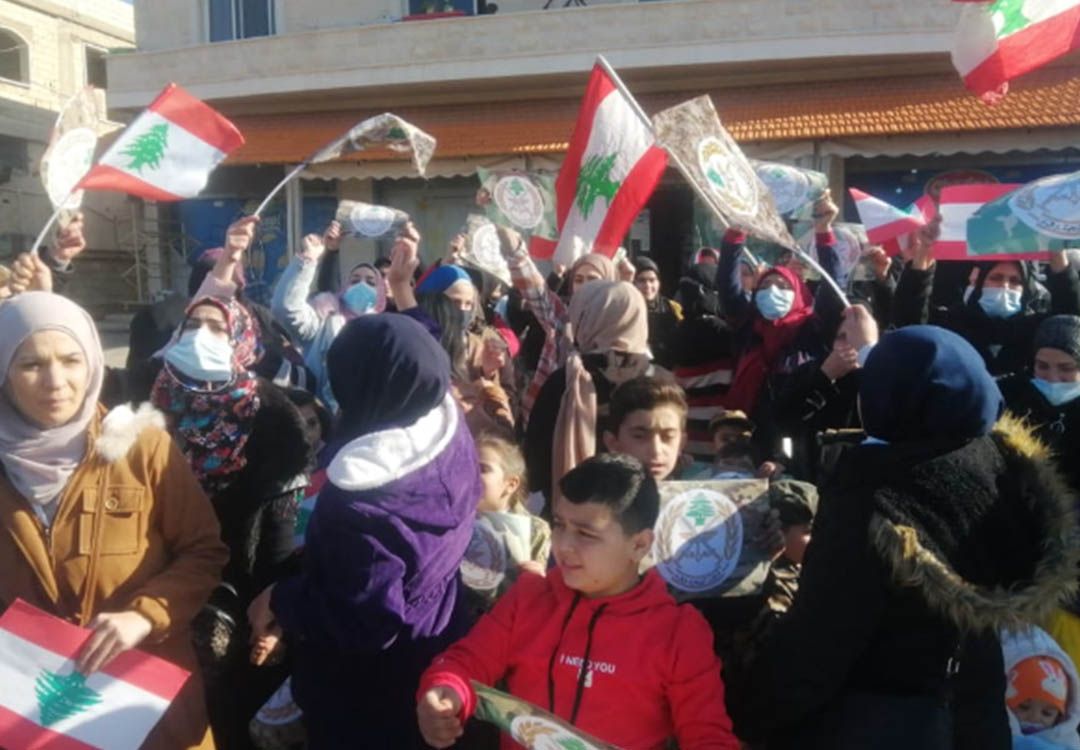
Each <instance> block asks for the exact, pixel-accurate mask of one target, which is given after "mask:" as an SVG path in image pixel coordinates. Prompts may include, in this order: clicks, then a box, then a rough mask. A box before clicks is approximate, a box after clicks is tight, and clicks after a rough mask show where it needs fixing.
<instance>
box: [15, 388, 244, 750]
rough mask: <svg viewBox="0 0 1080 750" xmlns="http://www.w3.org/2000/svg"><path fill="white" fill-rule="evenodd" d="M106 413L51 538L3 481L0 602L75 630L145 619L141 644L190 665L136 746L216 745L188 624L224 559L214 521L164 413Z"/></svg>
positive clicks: (174, 749) (165, 749)
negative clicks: (114, 618)
mask: <svg viewBox="0 0 1080 750" xmlns="http://www.w3.org/2000/svg"><path fill="white" fill-rule="evenodd" d="M103 415H104V410H102V411H101V412H100V413H99V414H98V416H97V417H96V418H95V419H94V421H93V422H92V423H91V425H90V428H89V432H90V444H89V448H88V450H87V457H86V458H85V459H84V460H83V462H82V463H81V464H80V466H79V468H78V469H77V470H76V471H75V474H74V475H72V477H71V481H70V482H69V483H68V486H67V488H66V489H65V490H64V493H63V495H62V496H61V498H60V501H59V502H60V506H59V509H58V510H57V514H56V517H55V519H54V521H53V524H52V529H51V532H50V533H48V534H46V532H45V530H44V528H43V526H42V524H41V523H40V522H39V520H38V518H37V516H36V515H35V513H34V511H33V510H32V509H31V507H30V505H29V503H28V502H27V501H26V500H25V499H24V498H23V497H22V496H21V495H20V494H19V493H18V492H17V491H16V490H15V488H14V487H13V486H12V485H11V483H10V482H9V481H8V480H7V479H6V478H5V477H3V476H0V608H6V607H7V606H8V605H9V604H10V603H11V602H12V601H14V600H15V599H16V598H18V599H23V600H25V601H27V602H29V603H30V604H32V605H33V606H35V607H39V608H41V609H43V610H46V611H48V612H51V613H53V614H55V615H58V616H60V617H63V618H65V619H67V620H70V621H72V622H75V623H77V624H79V625H85V624H86V623H88V622H89V621H90V620H91V619H92V618H93V617H94V616H95V615H97V614H98V613H101V612H122V611H127V610H134V611H136V612H138V613H139V614H141V615H143V616H144V617H146V618H147V619H148V620H150V622H151V623H152V624H153V630H152V631H151V634H150V636H149V637H148V638H147V639H146V640H145V641H144V642H143V644H142V645H141V646H140V648H142V649H143V650H145V651H147V652H149V653H151V654H154V655H156V656H159V657H161V658H163V659H166V660H168V661H170V662H172V663H174V664H178V665H179V666H181V667H183V668H184V669H186V670H189V671H191V672H192V677H191V679H189V680H188V682H187V684H186V685H185V686H184V689H183V691H182V692H181V693H180V695H179V696H178V697H177V699H176V700H175V701H174V702H173V704H172V706H171V707H170V708H169V711H168V712H167V713H166V715H165V717H164V718H163V719H162V721H161V722H160V723H159V724H158V725H157V727H155V729H154V731H153V732H152V733H151V735H150V736H149V738H148V739H147V741H146V743H145V744H144V745H143V747H144V748H149V749H152V750H159V749H160V750H179V749H180V748H213V747H214V743H213V739H212V738H211V736H210V732H209V728H208V724H207V719H206V707H205V701H204V699H203V689H202V681H201V679H200V678H199V676H198V670H197V666H196V661H195V652H194V650H193V649H192V647H191V634H190V630H189V627H190V623H191V620H192V618H193V617H194V616H195V614H196V613H197V612H198V611H199V609H200V608H201V607H202V605H203V604H204V603H205V602H206V600H207V598H208V597H209V595H210V592H211V591H212V590H213V589H214V586H215V585H216V584H217V583H218V580H219V578H220V574H221V569H222V567H223V566H224V565H225V562H226V559H227V557H228V552H227V550H226V547H225V545H224V544H223V543H222V542H221V539H220V533H219V530H218V522H217V518H216V517H215V515H214V511H213V509H212V508H211V506H210V503H209V501H208V500H207V499H206V495H205V494H203V491H202V489H201V488H200V486H199V483H198V482H197V481H196V479H195V477H194V475H193V474H192V473H191V469H190V468H189V467H188V464H187V462H186V461H185V460H184V456H183V455H182V454H181V452H180V450H179V449H178V448H177V447H176V446H175V445H174V444H173V442H172V440H171V439H170V438H169V435H168V433H167V432H165V431H164V429H162V427H163V424H164V422H163V419H162V417H161V415H160V414H158V413H157V412H155V411H153V410H152V409H150V408H149V407H148V406H145V405H144V407H142V408H141V409H140V410H139V411H138V412H137V413H136V412H132V411H131V410H130V409H129V408H128V407H119V408H118V409H114V410H113V411H112V412H110V413H109V415H108V417H107V418H105V417H103Z"/></svg>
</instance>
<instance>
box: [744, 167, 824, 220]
mask: <svg viewBox="0 0 1080 750" xmlns="http://www.w3.org/2000/svg"><path fill="white" fill-rule="evenodd" d="M750 164H751V165H752V166H753V167H754V172H756V173H757V176H758V177H759V178H760V179H761V181H762V182H763V183H765V187H767V188H768V189H769V192H770V193H772V197H773V202H774V203H775V204H776V210H777V211H778V212H780V215H781V216H784V217H786V218H790V219H796V220H801V219H809V218H810V212H811V210H812V209H813V206H814V204H815V203H816V202H817V201H819V200H821V198H822V196H824V195H825V191H826V190H828V189H829V178H828V177H826V176H825V173H824V172H818V171H815V170H813V169H806V168H804V167H794V166H792V165H790V164H780V163H778V162H773V161H757V160H755V159H751V160H750Z"/></svg>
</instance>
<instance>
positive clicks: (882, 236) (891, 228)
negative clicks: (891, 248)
mask: <svg viewBox="0 0 1080 750" xmlns="http://www.w3.org/2000/svg"><path fill="white" fill-rule="evenodd" d="M848 192H849V193H851V199H852V200H854V201H855V210H856V211H858V212H859V221H861V222H862V224H863V226H864V227H866V238H867V239H868V240H870V242H871V243H872V244H874V245H881V244H884V243H886V242H888V241H889V240H891V239H894V238H896V237H899V236H900V235H903V234H911V233H912V232H915V231H918V229H919V228H920V227H922V226H925V223H926V222H924V221H923V218H922V216H920V215H916V214H912V213H908V212H907V211H903V210H901V209H899V208H897V207H896V206H891V205H889V204H888V203H886V202H885V201H883V200H880V199H878V198H875V197H874V196H872V195H868V194H867V193H864V192H863V191H861V190H856V189H855V188H850V189H849V190H848Z"/></svg>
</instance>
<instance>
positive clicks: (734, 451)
mask: <svg viewBox="0 0 1080 750" xmlns="http://www.w3.org/2000/svg"><path fill="white" fill-rule="evenodd" d="M709 432H710V433H711V434H712V441H713V449H714V450H715V451H716V458H715V459H714V461H713V465H712V476H711V478H712V479H752V478H753V477H754V476H756V469H757V467H756V465H755V464H754V457H753V449H752V448H751V447H750V441H751V440H752V439H753V437H754V423H753V422H751V421H750V418H749V417H747V416H746V414H744V413H743V412H741V411H739V410H737V409H733V410H727V409H725V410H723V411H721V412H720V413H719V414H717V415H716V416H715V417H713V418H712V420H711V421H710V422H709Z"/></svg>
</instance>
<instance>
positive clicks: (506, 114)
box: [227, 66, 1080, 164]
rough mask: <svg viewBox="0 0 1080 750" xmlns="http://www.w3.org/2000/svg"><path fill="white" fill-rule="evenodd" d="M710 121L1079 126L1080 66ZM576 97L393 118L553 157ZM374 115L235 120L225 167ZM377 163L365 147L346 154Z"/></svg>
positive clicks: (752, 101)
mask: <svg viewBox="0 0 1080 750" xmlns="http://www.w3.org/2000/svg"><path fill="white" fill-rule="evenodd" d="M710 93H711V95H712V98H713V102H714V103H715V104H716V109H717V111H719V113H720V117H721V118H722V119H723V121H724V123H725V124H726V126H727V127H728V129H729V130H730V131H731V133H732V135H733V136H734V137H735V138H736V139H738V140H740V141H783V140H794V139H811V138H835V137H854V136H866V135H917V134H922V133H942V132H965V131H986V130H1011V129H1027V128H1042V127H1062V126H1073V125H1080V66H1073V67H1062V68H1051V69H1043V70H1040V71H1036V72H1035V73H1032V74H1030V75H1028V76H1026V77H1025V78H1023V79H1021V80H1020V81H1016V82H1014V83H1013V84H1012V90H1011V92H1010V93H1009V95H1008V96H1007V97H1005V99H1004V101H1002V102H1001V103H1000V104H998V105H996V106H994V107H987V106H985V105H984V104H982V103H981V102H979V101H978V100H977V99H976V98H975V97H973V96H971V95H970V94H968V93H967V92H966V91H965V90H964V88H963V87H962V85H961V83H960V80H959V78H958V77H957V76H955V75H949V74H941V75H936V76H919V77H896V78H875V79H858V80H845V81H826V82H813V83H791V84H783V85H773V86H756V87H743V88H726V89H718V90H716V91H712V92H710ZM691 96H692V95H691V94H687V93H672V94H655V95H646V96H643V97H641V104H642V106H643V108H644V109H645V110H646V111H647V112H657V111H659V110H661V109H663V108H665V107H669V106H672V105H674V104H677V103H678V102H680V101H682V100H684V99H688V98H690V97H691ZM578 101H579V100H578V99H576V98H575V99H552V100H543V101H524V102H508V103H498V104H497V103H486V104H469V105H449V106H430V107H419V106H418V107H400V108H395V109H394V112H395V113H396V114H398V115H401V116H402V117H404V118H405V119H406V120H409V121H410V122H413V123H415V124H416V125H418V126H419V127H421V128H423V129H424V130H427V131H428V132H429V133H431V134H432V135H433V136H435V138H436V139H437V140H438V143H439V145H438V149H437V151H436V154H437V156H439V157H443V158H460V157H468V156H496V155H507V154H530V153H531V154H536V153H561V152H563V151H565V150H566V147H567V141H568V139H569V138H570V133H571V131H572V130H573V127H574V120H575V117H576V115H577V107H578ZM373 114H377V112H376V111H347V112H305V113H288V114H280V115H257V116H256V115H241V116H237V117H235V118H233V120H234V122H235V123H236V124H237V126H238V127H239V128H240V130H241V131H242V132H243V133H244V136H245V138H246V139H247V143H246V144H245V145H244V146H243V147H241V148H240V149H239V150H238V151H236V152H235V153H233V154H232V155H231V156H230V157H229V160H228V162H227V163H229V164H260V163H262V164H281V163H295V162H299V161H302V160H303V159H304V158H306V157H307V156H308V155H309V154H311V153H312V152H314V151H315V150H316V149H317V148H319V147H320V146H322V145H324V144H325V143H327V142H329V141H330V140H332V139H333V138H335V137H337V136H339V135H340V134H341V133H343V132H344V131H345V130H347V129H348V128H349V127H351V126H352V125H353V124H355V123H356V122H358V121H360V120H361V119H363V118H364V117H367V116H370V115H373ZM347 158H349V159H353V160H363V161H385V160H393V159H400V158H401V156H400V155H397V154H394V153H392V152H390V151H385V150H373V151H368V152H363V153H359V154H353V155H351V156H350V157H347Z"/></svg>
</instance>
